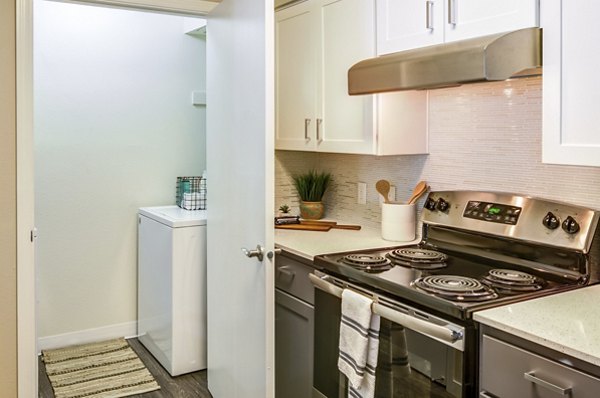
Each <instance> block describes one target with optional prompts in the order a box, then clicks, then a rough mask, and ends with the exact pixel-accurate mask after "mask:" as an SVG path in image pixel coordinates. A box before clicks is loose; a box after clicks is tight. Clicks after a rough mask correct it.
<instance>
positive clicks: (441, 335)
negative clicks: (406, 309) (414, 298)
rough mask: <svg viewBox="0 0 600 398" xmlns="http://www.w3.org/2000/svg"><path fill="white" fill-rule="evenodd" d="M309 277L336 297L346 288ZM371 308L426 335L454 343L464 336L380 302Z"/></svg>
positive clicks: (315, 277)
mask: <svg viewBox="0 0 600 398" xmlns="http://www.w3.org/2000/svg"><path fill="white" fill-rule="evenodd" d="M308 277H309V279H310V281H311V282H312V284H313V285H315V287H317V288H319V289H321V290H323V291H324V292H326V293H329V294H331V295H334V296H336V297H339V298H341V297H342V293H343V291H344V289H342V288H340V287H338V286H336V285H334V284H333V283H330V282H327V281H326V280H323V279H322V278H319V277H318V276H316V275H315V274H309V275H308ZM371 308H372V311H373V313H374V314H377V315H379V316H382V317H383V318H385V319H387V320H390V321H392V322H394V323H396V324H398V325H402V326H404V327H405V328H407V329H411V330H414V331H415V332H419V333H422V334H424V335H426V336H431V337H435V338H438V339H440V340H443V341H446V342H448V343H454V342H455V341H457V340H460V339H462V337H463V336H462V333H460V332H457V331H455V330H452V329H449V328H446V327H444V326H440V325H435V324H433V323H431V322H427V321H425V320H422V319H419V318H415V317H414V316H411V315H407V314H403V313H401V312H398V311H396V310H394V309H392V308H390V307H388V306H385V305H383V304H380V303H376V302H374V303H373V306H372V307H371Z"/></svg>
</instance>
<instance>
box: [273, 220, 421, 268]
mask: <svg viewBox="0 0 600 398" xmlns="http://www.w3.org/2000/svg"><path fill="white" fill-rule="evenodd" d="M340 224H342V223H340ZM419 241H420V239H415V240H414V241H411V242H392V241H389V240H383V239H382V238H381V231H380V230H379V229H369V228H364V227H363V228H362V229H361V230H360V231H353V230H346V229H331V230H329V231H327V232H317V231H298V230H290V229H276V230H275V245H276V246H277V247H280V248H282V249H284V250H285V251H287V252H290V253H293V254H296V255H298V256H300V257H304V258H306V259H308V260H311V261H312V259H313V257H314V256H316V255H318V254H325V253H335V252H343V251H350V250H361V249H375V248H383V247H393V246H406V245H411V244H414V243H417V242H419Z"/></svg>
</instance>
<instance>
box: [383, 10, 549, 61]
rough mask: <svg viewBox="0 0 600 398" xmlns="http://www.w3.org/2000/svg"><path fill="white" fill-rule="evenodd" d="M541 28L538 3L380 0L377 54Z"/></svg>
mask: <svg viewBox="0 0 600 398" xmlns="http://www.w3.org/2000/svg"><path fill="white" fill-rule="evenodd" d="M532 26H539V0H502V1H499V0H404V1H399V0H377V35H378V36H377V54H378V55H382V54H389V53H393V52H397V51H404V50H409V49H412V48H417V47H426V46H429V45H433V44H440V43H444V42H452V41H456V40H463V39H469V38H473V37H478V36H486V35H491V34H494V33H501V32H508V31H511V30H516V29H521V28H528V27H532Z"/></svg>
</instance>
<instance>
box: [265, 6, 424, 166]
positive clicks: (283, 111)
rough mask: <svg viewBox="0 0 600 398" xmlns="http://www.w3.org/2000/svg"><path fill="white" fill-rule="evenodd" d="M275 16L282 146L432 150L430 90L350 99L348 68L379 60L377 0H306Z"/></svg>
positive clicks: (343, 150) (360, 150)
mask: <svg viewBox="0 0 600 398" xmlns="http://www.w3.org/2000/svg"><path fill="white" fill-rule="evenodd" d="M275 19H276V29H275V35H276V73H277V81H276V139H275V147H276V149H286V150H305V151H319V152H337V153H356V154H370V155H388V154H389V155H393V154H394V155H395V154H415V153H427V93H426V92H409V93H394V94H385V95H379V96H374V95H363V96H350V95H348V69H349V68H350V67H351V66H352V65H354V64H355V63H357V62H359V61H361V60H364V59H366V58H371V57H373V56H375V42H376V40H375V19H376V18H375V7H374V3H373V1H372V0H307V1H304V2H302V3H299V4H297V5H294V6H291V7H289V8H285V9H283V10H281V11H278V12H277V13H276V17H275ZM394 106H398V107H402V108H400V109H395V108H394ZM382 107H385V108H386V109H387V110H388V111H386V112H381V111H380V110H381V109H383V108H382ZM388 135H389V136H388ZM392 136H393V137H392ZM384 142H385V143H387V144H386V145H384V144H383V143H384ZM393 143H395V144H397V145H395V146H392V144H393Z"/></svg>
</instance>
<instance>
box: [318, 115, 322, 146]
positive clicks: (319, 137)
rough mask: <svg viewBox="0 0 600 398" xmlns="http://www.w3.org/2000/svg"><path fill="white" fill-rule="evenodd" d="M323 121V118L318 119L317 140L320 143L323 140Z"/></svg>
mask: <svg viewBox="0 0 600 398" xmlns="http://www.w3.org/2000/svg"><path fill="white" fill-rule="evenodd" d="M321 123H323V119H317V142H318V143H319V144H320V143H321V142H323V137H321Z"/></svg>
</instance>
